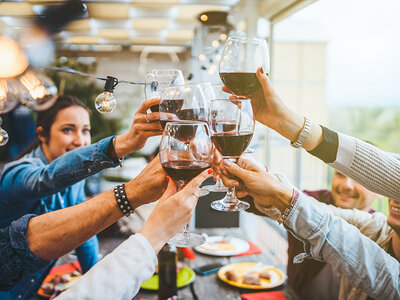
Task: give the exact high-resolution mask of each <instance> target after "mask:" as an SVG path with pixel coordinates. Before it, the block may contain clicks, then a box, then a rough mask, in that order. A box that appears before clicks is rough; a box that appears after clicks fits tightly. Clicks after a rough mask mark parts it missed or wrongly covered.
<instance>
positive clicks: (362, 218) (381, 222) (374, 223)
mask: <svg viewBox="0 0 400 300" xmlns="http://www.w3.org/2000/svg"><path fill="white" fill-rule="evenodd" d="M309 199H310V201H312V202H313V203H314V204H315V205H318V206H320V207H321V208H322V209H323V210H325V211H327V212H328V213H330V214H332V215H334V216H337V217H340V218H342V219H343V220H345V221H346V222H347V223H349V224H351V225H353V226H355V227H357V228H358V230H360V232H361V233H362V234H363V235H365V236H367V237H369V238H370V239H371V240H373V241H374V242H376V243H377V244H382V243H383V242H385V241H386V240H387V239H388V238H389V235H390V232H391V231H392V230H391V229H390V226H389V225H388V224H387V218H386V216H385V215H383V214H382V213H380V212H374V213H372V214H370V213H368V212H365V211H361V210H359V209H356V208H353V209H344V208H340V207H336V206H334V205H328V204H325V203H322V202H319V201H317V200H315V199H314V198H313V197H309Z"/></svg>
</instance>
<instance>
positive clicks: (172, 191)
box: [160, 176, 176, 201]
mask: <svg viewBox="0 0 400 300" xmlns="http://www.w3.org/2000/svg"><path fill="white" fill-rule="evenodd" d="M167 180H168V186H167V189H166V190H165V192H164V194H163V195H162V196H161V198H160V200H161V201H162V200H164V199H168V198H169V197H171V196H172V195H174V194H175V193H176V184H175V182H174V181H173V180H172V179H171V177H169V176H167Z"/></svg>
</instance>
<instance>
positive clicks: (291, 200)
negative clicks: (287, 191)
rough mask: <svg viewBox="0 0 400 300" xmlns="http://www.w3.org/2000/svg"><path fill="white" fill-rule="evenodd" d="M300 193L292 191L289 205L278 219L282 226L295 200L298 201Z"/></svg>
mask: <svg viewBox="0 0 400 300" xmlns="http://www.w3.org/2000/svg"><path fill="white" fill-rule="evenodd" d="M299 196H300V193H299V191H298V190H296V189H293V194H292V198H291V199H290V203H289V205H288V206H287V207H286V208H285V210H284V211H283V214H281V217H280V219H279V221H278V222H279V224H282V223H283V222H284V221H285V220H286V218H287V217H288V215H289V213H290V211H291V210H292V209H293V207H294V205H295V204H296V202H297V200H298V199H299Z"/></svg>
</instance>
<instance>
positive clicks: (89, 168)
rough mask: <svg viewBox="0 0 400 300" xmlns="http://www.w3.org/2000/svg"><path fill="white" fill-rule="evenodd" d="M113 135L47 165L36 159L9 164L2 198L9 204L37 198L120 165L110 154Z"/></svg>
mask: <svg viewBox="0 0 400 300" xmlns="http://www.w3.org/2000/svg"><path fill="white" fill-rule="evenodd" d="M111 139H112V137H108V138H105V139H103V140H101V141H99V142H97V143H95V144H93V145H89V146H85V147H80V148H78V149H75V150H72V151H70V152H68V153H66V154H64V155H62V156H60V157H59V158H57V159H55V160H54V161H52V162H51V163H49V164H47V165H44V164H42V163H38V162H35V160H32V159H21V160H18V161H16V162H12V163H9V164H7V165H6V166H5V168H4V170H3V173H2V174H1V177H0V199H1V200H2V201H4V203H5V204H17V203H21V202H26V201H29V200H32V201H33V200H37V199H40V198H43V197H46V196H49V195H51V194H54V193H56V192H59V191H62V190H63V189H65V188H67V187H69V186H71V185H72V184H74V183H77V182H79V181H81V180H83V179H85V178H86V177H88V176H90V175H93V174H95V173H97V172H99V171H101V170H103V169H105V168H109V167H112V166H116V165H117V162H115V161H113V160H112V159H111V158H110V157H109V156H108V155H107V149H108V147H109V145H110V141H111Z"/></svg>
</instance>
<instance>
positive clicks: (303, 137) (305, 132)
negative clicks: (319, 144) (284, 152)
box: [290, 117, 311, 148]
mask: <svg viewBox="0 0 400 300" xmlns="http://www.w3.org/2000/svg"><path fill="white" fill-rule="evenodd" d="M310 129H311V121H310V120H309V119H307V118H306V117H304V125H303V128H302V129H301V131H300V133H299V136H298V137H297V140H296V141H294V142H293V143H291V144H290V145H291V146H292V147H293V148H300V147H301V145H303V143H304V141H305V140H306V139H307V137H308V134H309V133H310Z"/></svg>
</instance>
